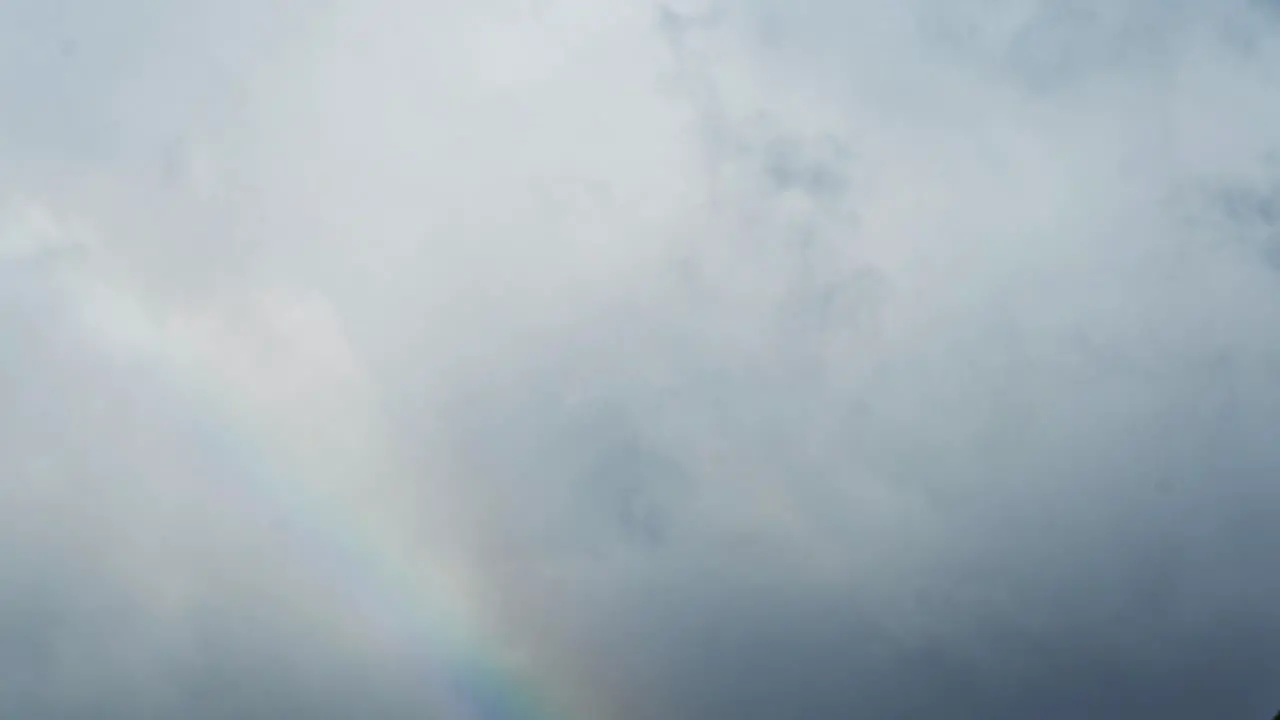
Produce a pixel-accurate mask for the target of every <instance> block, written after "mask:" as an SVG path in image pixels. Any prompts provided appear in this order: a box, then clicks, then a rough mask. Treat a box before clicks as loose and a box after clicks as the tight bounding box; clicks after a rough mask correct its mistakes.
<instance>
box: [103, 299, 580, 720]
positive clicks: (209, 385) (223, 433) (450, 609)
mask: <svg viewBox="0 0 1280 720" xmlns="http://www.w3.org/2000/svg"><path fill="white" fill-rule="evenodd" d="M82 279H83V278H82ZM113 294H115V295H116V296H117V297H116V300H115V301H116V302H118V301H119V299H120V296H119V295H118V294H117V293H113ZM81 299H82V300H87V301H88V303H89V306H91V307H93V308H94V309H93V310H92V311H91V313H90V314H91V315H92V316H93V317H90V318H88V319H89V320H90V322H89V323H88V324H89V325H90V327H91V328H92V329H93V330H95V331H98V332H101V331H103V330H104V324H103V322H102V321H103V320H109V322H107V323H106V325H111V324H113V323H114V324H117V325H118V324H119V318H120V317H122V316H121V315H120V314H119V313H118V311H119V310H121V307H120V306H118V305H117V307H116V309H115V310H116V312H112V313H111V314H113V315H116V319H114V320H112V319H109V318H106V317H104V316H103V315H102V312H103V308H104V304H103V301H104V300H105V299H106V298H104V297H103V296H102V295H101V293H100V292H91V293H90V297H89V298H85V297H83V296H82V298H81ZM126 300H127V298H126ZM129 304H130V305H131V306H132V310H129V309H128V308H125V309H126V310H128V312H126V313H125V315H131V316H132V318H131V320H129V322H126V323H125V324H126V325H130V327H131V329H132V330H133V331H134V332H132V333H126V334H127V335H128V338H126V340H125V342H124V344H125V345H128V346H131V348H130V352H132V353H136V352H138V351H139V349H140V348H139V347H138V346H139V344H144V345H147V346H150V349H151V350H155V349H157V348H160V353H159V355H160V357H158V358H157V357H156V356H155V354H153V353H152V352H145V351H144V354H145V355H147V356H149V357H150V359H151V360H153V361H154V362H149V363H148V365H153V366H157V368H156V369H158V370H159V371H160V373H161V375H162V376H163V378H164V380H163V382H164V383H165V385H166V386H167V387H166V389H167V390H169V391H170V392H173V393H174V394H176V395H177V398H176V399H177V400H179V401H180V402H183V403H184V404H187V405H188V406H189V407H192V408H196V409H197V413H196V414H197V419H196V422H197V428H196V429H197V433H196V434H197V436H198V437H199V438H200V442H201V443H202V444H203V445H205V448H204V449H205V450H208V451H211V452H213V453H216V455H217V457H219V458H221V459H224V460H228V461H230V462H231V463H232V464H233V468H232V470H233V473H232V474H233V475H234V477H235V478H236V481H237V482H236V485H235V487H234V488H233V489H234V491H235V492H236V493H237V494H239V495H241V499H242V500H243V501H244V502H246V503H248V504H249V505H251V506H256V507H259V508H261V509H262V510H264V511H266V512H269V513H271V514H272V515H273V516H276V517H280V518H282V519H283V520H284V521H285V522H286V523H287V525H288V526H289V527H290V528H292V530H293V531H294V537H295V538H296V539H297V540H298V541H299V542H300V543H302V544H303V546H304V547H305V548H306V552H305V553H303V556H304V557H305V558H306V562H307V563H308V564H309V565H311V566H312V567H311V569H312V570H314V571H315V572H317V573H319V575H320V577H321V580H322V582H324V584H325V586H326V587H332V588H333V589H334V592H335V593H340V594H343V595H342V596H343V597H344V599H346V596H347V595H350V596H351V597H352V599H355V600H356V601H357V602H358V603H359V606H360V607H361V608H362V609H364V610H366V611H368V612H370V613H374V614H376V616H377V617H378V618H379V619H382V620H385V621H386V624H385V627H390V628H393V630H392V632H394V633H396V634H397V637H396V642H397V644H398V646H399V647H408V648H410V649H411V650H410V651H411V653H412V654H413V657H412V658H411V659H412V660H413V661H414V667H423V668H425V670H424V673H425V675H426V677H423V678H422V680H423V684H424V686H426V689H428V690H429V691H431V692H432V697H433V699H434V700H435V701H436V702H437V709H436V710H437V711H436V713H435V714H433V716H432V717H439V718H440V720H551V719H560V718H567V717H570V713H568V712H566V711H565V710H564V709H563V708H560V707H557V703H556V702H555V701H554V700H553V698H552V697H551V694H550V693H549V692H545V691H543V690H542V689H541V688H540V687H539V686H537V685H535V684H534V683H533V682H532V681H531V679H530V678H527V677H524V676H523V674H522V673H520V672H517V671H516V670H515V669H514V668H513V667H512V664H511V663H510V662H508V661H507V659H506V658H504V653H503V652H501V651H500V650H499V649H498V645H497V643H495V642H494V641H493V638H489V637H486V635H485V633H483V632H482V631H480V630H479V629H478V624H477V623H475V622H473V619H472V617H471V615H473V614H474V613H476V612H478V611H477V610H476V609H474V608H470V607H468V605H467V603H466V601H465V600H462V599H460V598H463V597H465V594H464V593H462V592H461V591H459V590H458V589H457V588H456V587H455V585H456V584H457V583H455V582H454V581H455V580H456V579H457V578H455V575H456V574H457V570H458V569H457V568H453V569H451V568H450V567H448V566H436V567H425V568H424V567H422V565H423V564H424V563H426V564H430V563H429V562H428V561H426V560H424V559H423V558H421V557H415V552H414V547H413V543H412V542H410V541H407V540H406V539H405V537H404V536H403V535H401V534H399V533H398V532H397V531H396V527H395V525H396V524H395V523H394V522H392V521H391V520H390V519H389V518H386V517H380V516H378V515H377V514H376V513H371V512H369V511H367V510H366V509H360V508H356V507H353V506H351V505H350V504H349V503H345V502H344V501H343V498H342V496H341V494H338V493H333V492H330V489H326V487H325V486H324V484H323V483H320V482H316V481H315V478H314V477H311V476H309V473H308V470H307V468H306V463H304V462H302V460H301V458H299V457H297V453H293V452H291V451H290V450H289V449H288V443H286V442H282V441H281V439H280V438H279V437H277V436H276V434H275V433H273V431H272V429H271V428H270V427H269V425H270V423H269V422H265V421H263V420H262V419H261V418H260V416H259V415H260V414H259V413H258V408H255V407H254V403H253V402H252V401H251V400H250V399H249V398H248V397H247V395H248V393H246V391H245V389H244V388H243V387H240V386H238V385H237V383H235V382H231V381H228V380H227V378H225V377H220V374H219V373H218V372H216V371H215V369H212V368H210V367H209V366H208V364H207V363H203V364H202V363H201V362H200V361H199V360H198V355H199V353H196V354H195V355H192V354H191V353H185V354H184V353H182V352H178V353H176V354H175V353H172V352H169V351H170V350H172V348H171V347H168V346H171V345H173V343H172V339H173V338H172V337H171V336H169V334H168V333H167V332H164V331H160V332H159V334H158V335H157V332H156V327H155V323H154V316H151V317H150V318H148V317H146V316H145V315H146V314H145V313H144V314H143V315H139V314H138V311H139V310H140V308H139V306H137V304H136V303H129ZM81 306H82V307H86V305H85V304H84V303H82V304H81ZM140 320H141V321H143V322H139V321H140ZM143 324H147V325H151V330H150V331H148V332H146V333H145V334H146V336H147V337H139V336H138V335H137V331H138V330H139V328H140V327H141V325H143ZM105 329H106V330H107V334H108V335H111V334H112V332H111V330H112V328H109V327H105ZM116 334H118V333H116ZM114 340H115V341H116V343H115V344H116V346H117V347H120V346H121V342H120V338H119V337H116V338H114ZM179 344H181V343H179ZM301 361H302V362H305V357H304V358H303V359H302V360H301Z"/></svg>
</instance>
